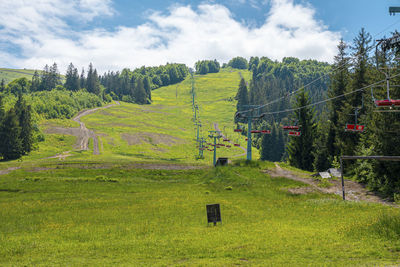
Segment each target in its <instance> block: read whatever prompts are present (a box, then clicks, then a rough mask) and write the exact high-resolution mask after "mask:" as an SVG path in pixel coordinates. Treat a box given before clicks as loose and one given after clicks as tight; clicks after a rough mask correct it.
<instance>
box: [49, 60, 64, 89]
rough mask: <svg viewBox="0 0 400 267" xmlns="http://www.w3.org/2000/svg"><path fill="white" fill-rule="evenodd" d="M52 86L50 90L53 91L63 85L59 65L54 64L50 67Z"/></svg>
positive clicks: (50, 85)
mask: <svg viewBox="0 0 400 267" xmlns="http://www.w3.org/2000/svg"><path fill="white" fill-rule="evenodd" d="M49 70H50V84H49V88H48V90H52V89H54V88H56V86H57V85H60V84H61V76H60V72H59V71H58V67H57V63H55V62H54V63H53V65H52V66H51V67H50V69H49Z"/></svg>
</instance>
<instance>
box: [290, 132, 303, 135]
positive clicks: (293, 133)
mask: <svg viewBox="0 0 400 267" xmlns="http://www.w3.org/2000/svg"><path fill="white" fill-rule="evenodd" d="M300 135H301V132H297V131H290V132H289V136H300Z"/></svg>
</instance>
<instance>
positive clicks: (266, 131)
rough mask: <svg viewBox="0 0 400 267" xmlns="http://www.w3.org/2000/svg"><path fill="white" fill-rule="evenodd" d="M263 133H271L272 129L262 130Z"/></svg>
mask: <svg viewBox="0 0 400 267" xmlns="http://www.w3.org/2000/svg"><path fill="white" fill-rule="evenodd" d="M261 133H262V134H271V131H270V130H261Z"/></svg>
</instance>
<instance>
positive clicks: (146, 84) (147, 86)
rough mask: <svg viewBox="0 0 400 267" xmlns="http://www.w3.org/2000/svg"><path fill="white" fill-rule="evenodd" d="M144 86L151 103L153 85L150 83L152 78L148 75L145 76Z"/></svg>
mask: <svg viewBox="0 0 400 267" xmlns="http://www.w3.org/2000/svg"><path fill="white" fill-rule="evenodd" d="M143 86H144V90H145V91H146V96H147V98H148V99H149V101H150V103H151V85H150V80H149V78H148V77H147V76H146V77H144V79H143Z"/></svg>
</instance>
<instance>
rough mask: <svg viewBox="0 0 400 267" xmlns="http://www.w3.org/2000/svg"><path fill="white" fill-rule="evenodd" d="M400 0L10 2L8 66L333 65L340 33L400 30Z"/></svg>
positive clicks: (3, 35)
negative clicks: (296, 61) (257, 60)
mask: <svg viewBox="0 0 400 267" xmlns="http://www.w3.org/2000/svg"><path fill="white" fill-rule="evenodd" d="M391 5H393V6H396V5H399V6H400V0H397V1H396V0H347V1H346V0H206V1H187V0H147V1H128V0H70V1H67V0H32V1H24V0H13V1H9V0H5V1H0V17H1V18H2V20H0V66H1V67H13V68H24V67H26V68H39V69H41V68H43V66H44V65H45V64H51V63H52V62H57V63H58V65H59V67H60V69H61V70H65V68H66V67H67V65H68V64H69V62H73V63H74V64H75V65H76V66H77V67H79V68H81V67H84V66H87V65H88V63H89V62H93V64H94V66H95V67H96V68H98V69H99V70H100V71H106V70H120V69H122V68H124V67H129V68H134V67H139V66H142V65H146V66H151V65H160V64H165V63H167V62H179V63H186V64H188V65H189V66H192V65H193V64H194V62H195V61H197V60H199V59H214V58H216V59H217V60H219V61H220V62H226V61H228V60H229V59H230V58H232V57H234V56H244V57H250V56H268V57H270V58H272V59H276V60H281V59H282V57H285V56H295V57H299V58H301V59H309V58H312V59H317V60H321V61H327V62H331V61H332V58H333V56H334V55H335V54H336V45H337V43H338V41H339V40H340V38H343V39H344V40H345V41H347V42H351V41H352V39H353V38H354V36H355V35H356V34H357V32H358V31H359V30H360V28H361V27H364V28H366V30H367V31H368V32H370V33H371V35H372V36H373V37H374V39H377V38H381V37H382V36H383V35H387V36H388V35H390V32H391V31H393V30H394V29H398V28H399V27H400V14H398V15H396V16H389V13H388V7H389V6H391Z"/></svg>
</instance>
